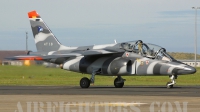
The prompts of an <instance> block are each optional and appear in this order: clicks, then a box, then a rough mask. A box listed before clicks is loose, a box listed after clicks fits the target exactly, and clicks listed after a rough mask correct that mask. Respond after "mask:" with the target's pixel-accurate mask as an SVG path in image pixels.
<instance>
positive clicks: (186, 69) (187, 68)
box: [184, 66, 196, 74]
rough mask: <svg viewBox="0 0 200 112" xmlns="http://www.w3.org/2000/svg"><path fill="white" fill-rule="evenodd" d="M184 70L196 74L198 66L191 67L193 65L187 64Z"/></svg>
mask: <svg viewBox="0 0 200 112" xmlns="http://www.w3.org/2000/svg"><path fill="white" fill-rule="evenodd" d="M184 71H185V72H186V73H187V74H194V73H196V68H194V67H191V66H185V67H184Z"/></svg>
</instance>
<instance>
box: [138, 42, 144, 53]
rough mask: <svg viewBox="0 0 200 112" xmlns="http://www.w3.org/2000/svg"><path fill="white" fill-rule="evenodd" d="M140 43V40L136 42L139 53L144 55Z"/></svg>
mask: <svg viewBox="0 0 200 112" xmlns="http://www.w3.org/2000/svg"><path fill="white" fill-rule="evenodd" d="M142 44H143V43H142V41H140V42H139V43H138V50H139V54H141V55H144V53H143V49H142V47H143V45H142Z"/></svg>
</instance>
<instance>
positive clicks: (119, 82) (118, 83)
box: [114, 76, 126, 88]
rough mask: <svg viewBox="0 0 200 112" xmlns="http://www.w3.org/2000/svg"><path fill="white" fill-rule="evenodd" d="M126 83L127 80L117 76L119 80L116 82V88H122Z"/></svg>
mask: <svg viewBox="0 0 200 112" xmlns="http://www.w3.org/2000/svg"><path fill="white" fill-rule="evenodd" d="M125 81H126V79H123V78H122V77H121V76H117V78H116V79H115V80H114V85H115V87H116V88H122V87H123V86H124V82H125Z"/></svg>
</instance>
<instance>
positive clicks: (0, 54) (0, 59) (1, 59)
mask: <svg viewBox="0 0 200 112" xmlns="http://www.w3.org/2000/svg"><path fill="white" fill-rule="evenodd" d="M18 55H27V52H26V51H17V50H13V51H6V50H5V51H0V65H18V66H22V65H25V64H26V65H27V64H28V65H29V64H43V62H41V61H21V60H7V59H5V58H7V57H12V56H18Z"/></svg>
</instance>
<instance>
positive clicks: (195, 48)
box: [192, 7, 200, 67]
mask: <svg viewBox="0 0 200 112" xmlns="http://www.w3.org/2000/svg"><path fill="white" fill-rule="evenodd" d="M192 9H195V37H194V43H195V44H194V51H195V52H194V53H195V54H194V60H195V64H194V66H195V67H196V65H197V9H200V7H192Z"/></svg>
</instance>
